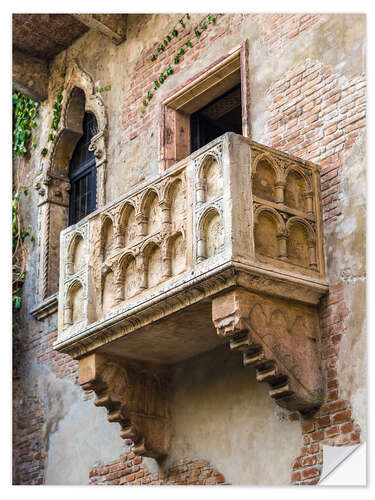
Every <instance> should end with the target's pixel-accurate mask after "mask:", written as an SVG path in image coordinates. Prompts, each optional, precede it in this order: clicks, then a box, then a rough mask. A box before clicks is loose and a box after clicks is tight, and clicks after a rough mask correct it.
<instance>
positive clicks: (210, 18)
mask: <svg viewBox="0 0 375 500" xmlns="http://www.w3.org/2000/svg"><path fill="white" fill-rule="evenodd" d="M185 18H186V19H187V20H190V14H185V16H183V17H182V18H181V19H180V20H179V24H180V25H181V26H182V28H185V23H184V20H185ZM207 23H208V24H214V23H215V17H214V16H213V15H211V14H210V15H208V16H206V17H204V18H203V20H202V21H200V22H199V23H198V25H197V26H199V28H200V29H201V30H202V31H203V30H206V29H207ZM177 26H178V24H176V26H175V27H174V28H173V29H172V30H171V31H170V32H169V34H168V35H167V36H166V37H165V38H164V40H163V42H162V43H160V44H158V47H157V52H155V53H154V54H153V55H152V56H151V62H154V61H156V59H157V57H158V53H160V52H164V50H165V47H166V46H167V45H168V43H169V42H170V41H171V40H172V38H177V36H178V30H177V28H176V27H177ZM194 33H195V36H196V38H199V37H200V36H201V31H199V29H198V28H196V29H195V30H194ZM185 46H186V47H187V48H188V49H192V48H193V44H192V42H191V40H187V41H186V42H185ZM185 51H186V49H184V48H183V47H181V48H180V49H179V50H178V51H177V52H176V54H175V55H174V59H173V61H174V64H175V65H177V64H178V63H179V62H180V58H181V57H182V56H183V55H184V54H185ZM172 74H173V68H172V67H171V65H169V66H168V67H167V69H165V70H164V71H162V72H161V73H160V76H159V77H158V78H157V79H156V80H154V84H153V87H152V88H153V90H155V91H157V90H158V88H159V87H160V84H163V83H164V82H165V80H166V79H167V77H168V76H169V75H172ZM152 97H153V94H152V92H151V90H148V91H147V95H146V98H144V99H143V100H142V106H141V107H140V108H139V110H140V112H141V113H144V111H145V108H146V107H147V106H148V104H149V103H150V101H151V99H152Z"/></svg>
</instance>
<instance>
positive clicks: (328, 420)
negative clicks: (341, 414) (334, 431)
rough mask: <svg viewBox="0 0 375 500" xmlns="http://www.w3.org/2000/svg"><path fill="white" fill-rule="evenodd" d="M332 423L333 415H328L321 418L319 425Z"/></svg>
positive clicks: (324, 425) (323, 425)
mask: <svg viewBox="0 0 375 500" xmlns="http://www.w3.org/2000/svg"><path fill="white" fill-rule="evenodd" d="M330 423H331V417H330V416H329V415H326V416H324V417H321V418H319V420H318V425H319V427H327V426H328V425H330Z"/></svg>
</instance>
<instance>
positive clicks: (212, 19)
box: [208, 16, 215, 24]
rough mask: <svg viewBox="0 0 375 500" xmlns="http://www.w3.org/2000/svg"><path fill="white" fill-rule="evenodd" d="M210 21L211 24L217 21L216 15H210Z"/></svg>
mask: <svg viewBox="0 0 375 500" xmlns="http://www.w3.org/2000/svg"><path fill="white" fill-rule="evenodd" d="M208 22H209V23H210V24H213V23H214V22H215V18H214V16H208Z"/></svg>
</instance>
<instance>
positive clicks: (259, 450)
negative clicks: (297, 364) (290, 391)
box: [166, 347, 302, 485]
mask: <svg viewBox="0 0 375 500" xmlns="http://www.w3.org/2000/svg"><path fill="white" fill-rule="evenodd" d="M173 387H174V393H173V396H172V403H171V412H172V418H173V439H172V449H171V453H170V455H169V456H168V460H167V464H166V465H172V464H173V463H175V462H177V461H178V459H179V458H180V457H200V458H201V459H204V460H208V461H210V462H211V463H213V464H215V466H216V467H217V468H218V469H219V470H220V472H222V473H223V474H224V477H225V479H226V481H228V482H229V483H231V484H238V485H239V484H242V485H246V484H254V485H256V484H257V485H264V484H268V485H280V484H289V482H290V469H291V465H292V462H293V460H291V457H292V456H295V455H296V454H298V452H299V449H300V447H301V445H302V436H301V435H300V432H299V425H300V424H299V422H290V421H289V420H288V413H287V412H285V411H283V410H282V409H281V408H280V407H278V406H277V405H276V404H275V403H273V401H272V400H271V399H270V397H269V395H268V386H267V384H259V383H257V382H256V379H255V371H254V370H253V369H246V368H244V367H243V365H242V356H241V354H239V353H233V352H230V350H229V348H225V347H224V348H219V349H216V350H215V351H213V352H210V353H205V354H203V355H201V356H198V357H196V358H193V359H190V360H189V361H187V362H185V363H181V364H179V365H178V366H176V367H175V369H174V373H173ZM266 463H267V467H265V466H264V464H266Z"/></svg>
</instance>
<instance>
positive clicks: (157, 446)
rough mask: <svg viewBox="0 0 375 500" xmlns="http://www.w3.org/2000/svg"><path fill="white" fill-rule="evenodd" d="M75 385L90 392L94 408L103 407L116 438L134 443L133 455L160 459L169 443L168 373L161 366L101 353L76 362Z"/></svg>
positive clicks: (165, 452)
mask: <svg viewBox="0 0 375 500" xmlns="http://www.w3.org/2000/svg"><path fill="white" fill-rule="evenodd" d="M79 383H80V385H81V387H82V388H83V389H84V390H93V391H94V392H95V394H96V396H97V398H96V400H95V405H96V406H104V407H105V408H106V409H107V412H108V420H109V422H118V423H119V424H120V426H121V431H120V436H121V437H122V438H123V439H131V440H132V441H133V442H134V453H136V454H138V455H143V456H147V457H152V458H161V457H163V456H165V455H167V453H168V449H169V444H170V416H169V409H168V372H167V369H166V368H164V367H161V368H160V367H156V366H153V365H151V364H148V363H144V364H141V363H136V362H133V361H132V362H130V361H127V360H123V359H120V358H114V357H110V356H107V355H102V354H95V353H94V354H90V355H88V356H85V357H84V358H81V359H80V360H79Z"/></svg>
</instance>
